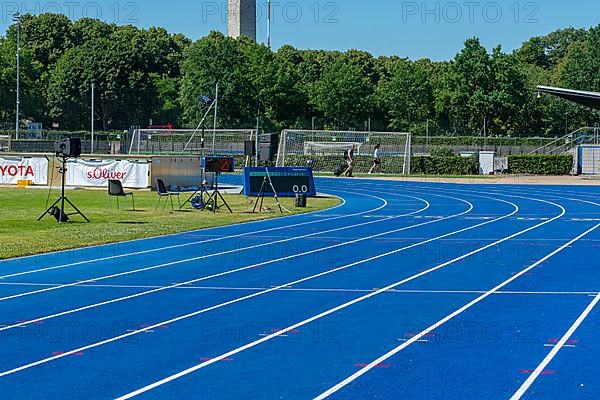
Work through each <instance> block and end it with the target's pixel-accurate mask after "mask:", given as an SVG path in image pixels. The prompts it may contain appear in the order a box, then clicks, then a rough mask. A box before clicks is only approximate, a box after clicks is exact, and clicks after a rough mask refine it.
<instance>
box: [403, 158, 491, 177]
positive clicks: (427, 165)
mask: <svg viewBox="0 0 600 400" xmlns="http://www.w3.org/2000/svg"><path fill="white" fill-rule="evenodd" d="M411 169H412V171H411V173H413V174H424V175H477V174H479V162H478V161H477V159H476V158H475V157H413V159H412V168H411Z"/></svg>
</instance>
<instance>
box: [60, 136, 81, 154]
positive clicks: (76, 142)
mask: <svg viewBox="0 0 600 400" xmlns="http://www.w3.org/2000/svg"><path fill="white" fill-rule="evenodd" d="M54 151H55V153H56V156H57V157H65V158H77V157H79V156H80V155H81V139H79V138H69V139H63V140H59V141H58V142H55V143H54Z"/></svg>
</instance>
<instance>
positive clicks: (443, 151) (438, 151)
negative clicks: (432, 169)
mask: <svg viewBox="0 0 600 400" xmlns="http://www.w3.org/2000/svg"><path fill="white" fill-rule="evenodd" d="M431 155H432V156H433V157H454V152H452V150H450V149H449V148H447V147H436V148H435V149H433V150H431Z"/></svg>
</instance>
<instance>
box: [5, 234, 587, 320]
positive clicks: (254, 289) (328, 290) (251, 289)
mask: <svg viewBox="0 0 600 400" xmlns="http://www.w3.org/2000/svg"><path fill="white" fill-rule="evenodd" d="M489 240H495V239H489ZM565 240H568V239H565ZM563 242H564V240H563ZM580 242H583V240H580ZM58 285H62V283H28V282H14V283H0V286H58ZM78 287H80V288H106V289H161V288H171V286H164V285H101V284H98V285H94V284H89V285H80V286H78ZM176 289H178V290H199V291H224V292H233V291H244V292H260V291H263V290H267V289H270V288H266V287H241V286H238V287H228V286H183V287H178V288H176ZM376 290H378V289H343V288H283V289H280V290H279V291H280V292H301V293H302V292H306V293H315V292H316V293H371V292H374V291H376ZM485 292H487V290H427V289H406V290H401V289H396V290H390V291H388V293H398V294H484V293H485ZM495 294H497V295H544V296H590V297H596V295H597V294H598V293H597V292H552V291H550V292H546V291H499V292H496V293H495ZM3 326H8V325H3ZM0 327H1V326H0Z"/></svg>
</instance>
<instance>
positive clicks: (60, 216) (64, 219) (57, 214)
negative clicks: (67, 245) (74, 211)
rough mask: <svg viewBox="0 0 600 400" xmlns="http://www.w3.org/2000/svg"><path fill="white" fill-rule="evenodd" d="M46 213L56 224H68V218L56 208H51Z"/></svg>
mask: <svg viewBox="0 0 600 400" xmlns="http://www.w3.org/2000/svg"><path fill="white" fill-rule="evenodd" d="M48 213H49V214H50V215H52V216H53V217H54V218H56V221H58V222H69V216H68V215H67V214H65V213H64V212H62V211H61V210H60V208H58V207H52V208H51V209H50V210H49V211H48Z"/></svg>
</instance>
